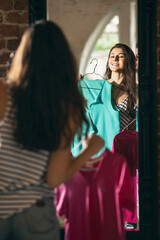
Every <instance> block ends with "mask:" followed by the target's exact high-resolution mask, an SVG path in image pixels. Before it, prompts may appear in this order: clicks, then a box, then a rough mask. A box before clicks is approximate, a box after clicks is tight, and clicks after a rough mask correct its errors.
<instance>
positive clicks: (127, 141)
mask: <svg viewBox="0 0 160 240" xmlns="http://www.w3.org/2000/svg"><path fill="white" fill-rule="evenodd" d="M112 151H113V152H116V153H120V154H122V155H123V156H125V157H126V159H127V163H128V167H129V170H130V172H131V181H132V187H133V190H134V202H135V207H134V210H133V211H129V210H128V209H125V210H124V221H125V222H129V223H137V186H138V132H137V131H131V130H125V129H124V130H122V131H121V132H120V133H118V134H117V135H116V136H115V137H114V140H113V149H112Z"/></svg>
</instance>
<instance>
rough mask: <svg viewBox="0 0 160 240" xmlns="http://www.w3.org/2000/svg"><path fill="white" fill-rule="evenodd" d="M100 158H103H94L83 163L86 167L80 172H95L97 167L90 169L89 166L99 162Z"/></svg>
mask: <svg viewBox="0 0 160 240" xmlns="http://www.w3.org/2000/svg"><path fill="white" fill-rule="evenodd" d="M102 158H103V156H102V155H100V156H99V157H96V158H91V159H90V160H89V161H87V162H85V166H86V167H82V168H81V169H80V171H95V170H96V169H97V167H90V166H92V165H93V164H94V163H97V162H100V161H101V160H102Z"/></svg>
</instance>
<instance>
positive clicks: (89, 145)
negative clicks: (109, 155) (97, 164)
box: [82, 132, 105, 156]
mask: <svg viewBox="0 0 160 240" xmlns="http://www.w3.org/2000/svg"><path fill="white" fill-rule="evenodd" d="M104 144H105V142H104V140H103V139H102V138H101V137H100V136H98V135H96V133H95V132H94V133H92V134H91V135H89V136H88V137H87V138H84V139H83V141H82V146H83V151H84V150H87V151H88V152H89V153H90V155H91V156H93V155H94V154H96V153H97V152H98V151H99V150H100V149H101V148H102V147H103V146H104Z"/></svg>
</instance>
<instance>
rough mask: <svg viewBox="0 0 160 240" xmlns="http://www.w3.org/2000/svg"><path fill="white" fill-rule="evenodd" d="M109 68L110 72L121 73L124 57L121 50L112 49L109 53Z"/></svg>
mask: <svg viewBox="0 0 160 240" xmlns="http://www.w3.org/2000/svg"><path fill="white" fill-rule="evenodd" d="M108 65H109V68H110V70H111V71H112V72H122V71H123V70H124V66H125V55H124V52H123V50H122V49H121V48H113V49H112V51H111V52H110V56H109V61H108Z"/></svg>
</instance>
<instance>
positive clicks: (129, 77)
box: [105, 43, 136, 118]
mask: <svg viewBox="0 0 160 240" xmlns="http://www.w3.org/2000/svg"><path fill="white" fill-rule="evenodd" d="M114 48H121V49H122V50H123V53H124V55H125V68H124V72H123V73H124V79H123V82H122V84H121V88H122V90H123V91H124V92H127V94H128V103H127V110H128V112H129V114H130V117H132V118H134V117H135V109H134V107H135V104H136V79H135V72H136V69H135V63H136V59H135V55H134V53H133V51H132V50H131V48H129V47H128V46H127V45H125V44H122V43H117V44H115V45H114V46H113V47H112V48H111V50H110V52H109V56H108V61H107V65H106V72H105V78H106V79H110V78H111V74H112V71H111V70H110V68H109V65H108V62H109V58H110V54H111V51H112V50H113V49H114Z"/></svg>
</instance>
